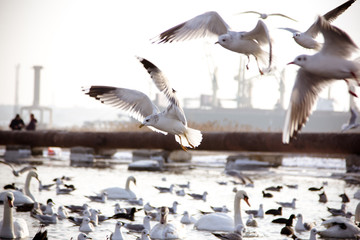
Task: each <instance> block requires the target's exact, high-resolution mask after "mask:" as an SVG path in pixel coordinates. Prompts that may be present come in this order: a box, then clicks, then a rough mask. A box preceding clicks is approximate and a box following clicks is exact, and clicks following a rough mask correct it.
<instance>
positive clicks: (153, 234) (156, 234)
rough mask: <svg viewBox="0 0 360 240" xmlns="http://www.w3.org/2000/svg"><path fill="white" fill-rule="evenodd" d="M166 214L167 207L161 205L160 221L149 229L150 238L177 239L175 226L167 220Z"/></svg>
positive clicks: (167, 212)
mask: <svg viewBox="0 0 360 240" xmlns="http://www.w3.org/2000/svg"><path fill="white" fill-rule="evenodd" d="M168 214H169V209H168V208H167V207H161V210H160V216H161V217H160V223H158V224H156V225H155V226H154V227H153V228H152V229H151V230H150V238H151V239H179V234H178V232H177V229H176V227H175V226H174V225H172V224H171V223H168V222H167V216H168Z"/></svg>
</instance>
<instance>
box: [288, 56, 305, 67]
mask: <svg viewBox="0 0 360 240" xmlns="http://www.w3.org/2000/svg"><path fill="white" fill-rule="evenodd" d="M307 60H308V55H299V56H297V57H296V58H295V59H294V61H292V62H289V63H288V65H289V64H295V65H298V66H300V67H303V66H304V65H305V64H306V63H307Z"/></svg>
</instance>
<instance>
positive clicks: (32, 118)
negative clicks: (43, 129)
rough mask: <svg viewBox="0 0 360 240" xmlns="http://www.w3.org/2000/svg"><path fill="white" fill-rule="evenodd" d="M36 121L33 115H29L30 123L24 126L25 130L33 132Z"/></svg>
mask: <svg viewBox="0 0 360 240" xmlns="http://www.w3.org/2000/svg"><path fill="white" fill-rule="evenodd" d="M36 124H37V120H36V118H35V116H34V114H33V113H31V114H30V122H29V124H28V125H27V126H26V130H35V129H36Z"/></svg>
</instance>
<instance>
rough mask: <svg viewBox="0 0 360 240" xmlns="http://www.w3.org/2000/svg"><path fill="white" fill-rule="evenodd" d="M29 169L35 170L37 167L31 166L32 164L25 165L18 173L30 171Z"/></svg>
mask: <svg viewBox="0 0 360 240" xmlns="http://www.w3.org/2000/svg"><path fill="white" fill-rule="evenodd" d="M30 170H37V169H36V167H33V166H26V167H23V168H22V169H20V170H19V174H22V173H24V172H26V171H30Z"/></svg>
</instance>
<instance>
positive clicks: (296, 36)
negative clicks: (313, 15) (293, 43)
mask: <svg viewBox="0 0 360 240" xmlns="http://www.w3.org/2000/svg"><path fill="white" fill-rule="evenodd" d="M300 37H301V33H300V32H295V33H294V34H293V38H294V39H298V38H300Z"/></svg>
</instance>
